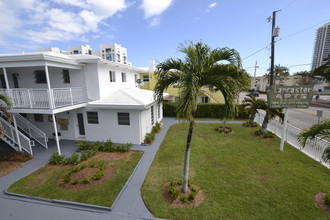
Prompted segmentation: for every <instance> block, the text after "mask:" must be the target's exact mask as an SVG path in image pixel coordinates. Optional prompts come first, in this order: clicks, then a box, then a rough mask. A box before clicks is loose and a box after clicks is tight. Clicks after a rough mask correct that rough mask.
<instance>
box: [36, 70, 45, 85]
mask: <svg viewBox="0 0 330 220" xmlns="http://www.w3.org/2000/svg"><path fill="white" fill-rule="evenodd" d="M34 81H35V83H38V84H43V83H47V79H46V72H45V70H35V71H34Z"/></svg>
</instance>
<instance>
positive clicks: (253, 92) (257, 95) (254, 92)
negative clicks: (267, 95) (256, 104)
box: [250, 91, 259, 97]
mask: <svg viewBox="0 0 330 220" xmlns="http://www.w3.org/2000/svg"><path fill="white" fill-rule="evenodd" d="M250 95H253V96H254V97H259V92H257V91H252V92H250Z"/></svg>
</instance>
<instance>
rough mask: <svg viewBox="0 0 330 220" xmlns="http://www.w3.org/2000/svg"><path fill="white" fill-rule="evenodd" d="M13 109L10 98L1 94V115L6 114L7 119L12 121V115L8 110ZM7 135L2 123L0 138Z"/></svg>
mask: <svg viewBox="0 0 330 220" xmlns="http://www.w3.org/2000/svg"><path fill="white" fill-rule="evenodd" d="M10 107H11V102H10V100H9V98H8V97H7V96H5V95H3V94H0V113H1V114H4V115H5V116H6V117H7V120H8V121H10V120H11V114H10V113H9V112H8V110H9V109H10ZM4 134H5V131H4V129H3V126H2V124H1V123H0V137H3V136H4Z"/></svg>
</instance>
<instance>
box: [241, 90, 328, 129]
mask: <svg viewBox="0 0 330 220" xmlns="http://www.w3.org/2000/svg"><path fill="white" fill-rule="evenodd" d="M246 94H248V93H246V92H242V93H240V103H241V102H242V100H243V99H244V97H246ZM258 98H260V99H265V100H267V96H266V94H260V96H259V97H258ZM320 99H321V100H323V99H324V100H329V99H330V96H321V97H320ZM317 110H321V111H322V113H323V115H322V117H321V118H320V120H321V121H322V120H330V109H329V108H322V107H312V106H310V107H309V108H308V109H289V116H288V123H289V124H291V125H293V126H295V127H297V128H300V129H304V128H307V127H310V126H311V125H313V124H316V123H317V122H318V117H317V116H316V114H317Z"/></svg>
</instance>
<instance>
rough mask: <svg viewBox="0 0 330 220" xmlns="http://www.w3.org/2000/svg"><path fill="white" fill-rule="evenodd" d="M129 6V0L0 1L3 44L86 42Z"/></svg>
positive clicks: (1, 40) (0, 32) (0, 40)
mask: <svg viewBox="0 0 330 220" xmlns="http://www.w3.org/2000/svg"><path fill="white" fill-rule="evenodd" d="M128 5H129V4H128V3H126V0H10V1H0V11H1V16H0V27H1V28H0V36H1V39H0V43H1V44H4V42H9V41H12V40H13V39H14V38H17V39H21V40H22V39H23V40H25V41H26V43H27V44H30V45H35V44H47V43H50V42H52V41H64V42H65V41H70V40H81V41H87V40H88V39H87V34H89V33H91V34H99V33H101V32H102V31H100V30H99V25H103V24H105V23H106V21H105V20H107V19H108V18H110V17H112V16H114V15H115V14H118V13H120V12H122V11H124V10H125V9H126V8H127V7H128ZM8 18H10V19H8ZM8 47H9V46H8Z"/></svg>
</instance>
